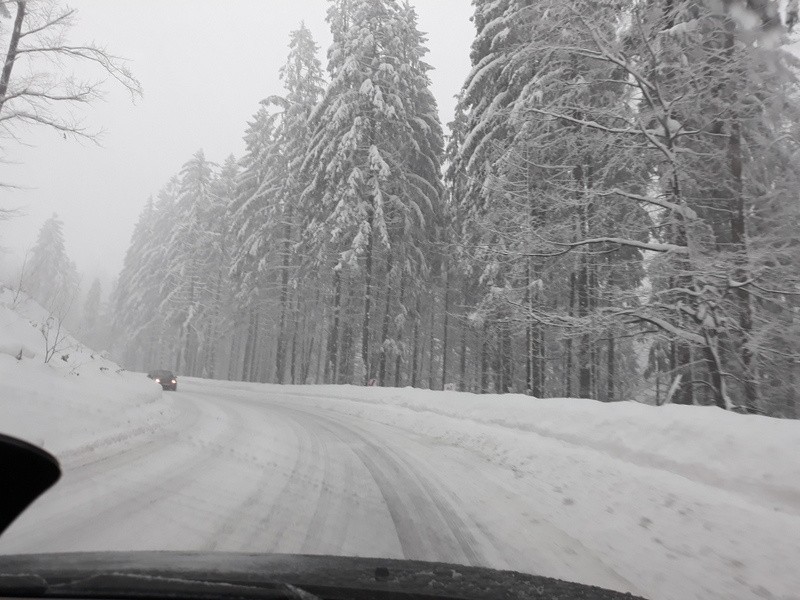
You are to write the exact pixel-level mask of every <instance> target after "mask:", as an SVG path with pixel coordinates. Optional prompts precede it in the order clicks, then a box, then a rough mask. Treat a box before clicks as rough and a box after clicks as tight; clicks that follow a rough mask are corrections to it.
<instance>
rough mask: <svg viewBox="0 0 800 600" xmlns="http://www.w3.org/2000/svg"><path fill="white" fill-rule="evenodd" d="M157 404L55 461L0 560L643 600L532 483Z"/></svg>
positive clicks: (218, 392) (261, 416)
mask: <svg viewBox="0 0 800 600" xmlns="http://www.w3.org/2000/svg"><path fill="white" fill-rule="evenodd" d="M162 402H164V403H165V414H167V415H168V419H167V422H166V424H160V425H159V426H151V427H138V428H131V431H130V433H129V434H128V435H124V436H113V437H110V438H106V439H97V440H94V441H92V442H89V443H86V444H84V445H83V446H81V447H78V448H75V449H73V450H71V451H70V452H69V453H67V454H66V455H64V456H62V457H61V459H62V464H63V467H64V471H65V472H64V476H63V479H62V480H61V482H60V483H59V484H58V485H57V486H56V487H55V488H54V489H53V490H51V491H50V492H49V493H48V494H47V495H46V496H45V497H43V498H42V499H41V500H40V501H39V502H38V503H37V504H36V505H35V506H34V507H33V508H32V509H31V510H30V511H29V512H28V513H26V515H24V516H23V517H22V518H21V519H20V520H19V521H18V522H17V523H16V524H15V525H14V526H13V527H12V528H11V529H10V530H9V531H8V532H7V533H6V534H5V535H4V536H3V540H2V542H0V551H2V552H4V553H10V552H44V551H79V550H223V551H224V550H236V551H255V552H281V553H310V554H341V555H357V556H378V557H396V558H413V559H423V560H439V561H450V562H456V563H462V564H469V565H484V566H493V567H499V568H512V569H515V570H522V571H526V572H532V573H542V574H547V575H550V576H557V577H561V578H565V579H571V580H576V581H580V582H583V583H592V584H595V585H601V586H605V587H609V588H614V589H618V590H623V591H632V592H639V593H642V592H643V590H640V589H636V587H635V586H633V585H632V584H631V583H629V582H628V581H627V580H625V579H624V578H623V577H621V576H620V575H618V574H617V573H615V572H614V570H613V569H612V568H610V567H609V566H608V565H607V564H605V563H604V562H603V560H602V559H601V558H600V557H598V556H597V555H596V553H593V552H591V551H589V550H588V549H587V548H586V547H585V546H583V545H582V544H581V543H580V542H579V541H578V540H577V539H575V538H573V537H570V536H569V535H567V534H566V533H565V532H564V531H562V530H560V529H558V528H556V527H554V526H552V525H549V524H548V523H547V522H546V520H545V519H544V518H542V516H541V515H540V514H537V511H536V506H535V502H533V501H532V500H531V499H532V498H536V497H537V495H540V494H541V490H540V489H534V488H535V487H536V485H537V482H536V481H533V480H531V479H530V478H526V477H521V476H519V474H515V473H514V472H513V471H510V470H501V469H498V468H497V467H496V466H495V465H492V464H490V463H488V462H486V461H484V460H483V459H482V458H480V457H479V456H478V455H477V454H474V453H472V452H471V451H469V450H466V449H463V448H457V447H453V446H449V445H444V444H440V443H437V441H436V440H435V439H434V438H431V437H425V436H422V435H417V434H413V433H409V432H408V431H407V430H401V429H398V428H395V427H392V426H390V425H385V424H380V423H378V422H376V421H373V420H369V419H366V418H362V417H357V416H352V415H344V414H341V413H337V412H334V411H331V410H326V409H324V408H319V407H318V403H311V402H304V401H303V398H302V397H299V396H296V395H294V394H292V395H288V394H286V395H284V394H280V393H277V392H275V391H265V390H259V391H256V390H255V389H252V388H251V389H247V388H243V387H241V386H237V385H236V384H227V385H226V384H221V383H219V382H217V383H215V384H214V385H212V386H207V385H206V384H205V383H202V382H197V381H182V382H181V387H180V389H179V391H178V392H177V393H174V394H173V393H165V394H164V395H163V399H162ZM167 409H168V410H167Z"/></svg>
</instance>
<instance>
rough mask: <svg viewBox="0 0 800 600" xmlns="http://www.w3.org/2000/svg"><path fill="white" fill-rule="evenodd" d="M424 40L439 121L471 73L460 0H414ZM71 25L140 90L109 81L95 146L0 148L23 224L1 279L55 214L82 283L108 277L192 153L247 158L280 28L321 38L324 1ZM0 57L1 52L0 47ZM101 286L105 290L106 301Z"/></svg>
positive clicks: (140, 12)
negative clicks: (249, 128)
mask: <svg viewBox="0 0 800 600" xmlns="http://www.w3.org/2000/svg"><path fill="white" fill-rule="evenodd" d="M412 2H413V3H414V4H415V5H416V7H417V10H418V12H419V16H420V29H421V30H422V31H425V32H427V33H428V35H429V42H428V47H429V49H430V54H429V55H428V62H429V63H430V64H431V65H432V66H433V67H434V68H435V70H434V71H433V72H432V74H431V77H432V79H433V84H434V87H433V91H434V94H435V95H436V98H437V100H438V101H439V105H440V112H441V116H442V122H443V123H444V124H446V123H447V122H449V121H450V120H451V119H452V114H453V108H454V104H455V102H454V100H453V96H454V95H455V94H456V93H457V92H458V90H459V88H460V87H461V84H462V83H463V81H464V78H465V77H466V76H467V74H468V71H469V46H470V44H471V42H472V39H473V36H474V29H473V26H472V24H471V22H470V21H469V17H470V16H471V14H472V6H471V2H470V0H412ZM69 5H70V6H72V7H74V8H76V9H77V10H78V24H77V26H76V27H75V29H74V30H73V33H72V35H71V41H73V42H87V41H96V42H97V43H99V44H106V45H107V46H108V48H109V50H110V51H111V52H113V53H114V54H117V55H121V56H124V57H126V58H128V59H130V66H131V69H132V70H133V72H134V74H135V75H136V77H137V78H138V79H139V80H140V81H141V83H142V85H143V87H144V98H143V99H142V100H139V101H138V102H137V103H136V105H133V104H132V103H131V101H130V97H129V96H128V95H127V93H126V92H124V91H123V90H121V89H120V86H118V85H115V84H114V83H112V82H109V83H108V84H107V85H106V90H107V95H106V98H105V100H104V101H103V102H99V103H96V104H95V105H93V106H90V107H88V108H86V109H85V110H84V113H82V114H84V115H85V117H86V118H85V123H86V124H87V125H89V126H90V127H91V128H95V129H100V128H102V129H103V130H104V132H105V133H104V135H103V137H102V146H95V145H93V144H91V143H88V142H76V141H72V140H64V139H63V138H62V137H60V136H59V135H57V134H55V133H52V132H48V131H43V130H33V129H32V130H28V131H26V132H25V137H24V141H25V142H26V143H27V144H29V146H27V147H26V146H23V145H8V144H6V148H7V150H6V155H7V156H8V157H9V158H10V159H11V160H12V161H14V162H15V163H16V164H13V165H0V181H3V182H11V183H14V184H17V185H20V186H24V187H25V189H23V190H11V191H9V190H3V191H0V194H2V197H0V205H2V206H3V207H12V206H13V207H20V208H22V209H23V211H24V215H23V216H22V217H19V218H16V219H14V220H12V221H9V222H5V223H0V246H2V247H5V248H7V249H9V250H10V251H11V252H10V253H7V254H6V255H5V256H3V257H0V264H2V265H3V266H4V267H5V270H6V271H9V270H13V269H14V268H15V267H16V266H17V265H18V264H19V263H20V262H21V260H22V258H21V257H22V253H23V251H24V249H25V248H28V247H30V246H32V245H33V243H34V241H35V238H36V235H37V233H38V230H39V227H40V226H41V224H42V223H43V222H44V220H45V219H46V218H48V217H49V216H50V215H51V214H52V213H53V212H58V214H59V216H60V217H61V218H62V220H63V221H64V233H65V238H66V243H67V251H68V253H69V255H70V257H71V258H72V259H73V260H74V261H75V262H76V263H77V265H78V269H79V271H80V272H81V273H82V274H83V276H84V282H85V284H86V285H88V283H90V281H91V279H92V278H94V277H95V276H100V277H101V279H103V280H104V283H109V282H110V281H111V280H112V279H113V278H114V277H115V276H116V275H117V273H118V271H119V269H120V267H121V265H122V258H123V256H124V253H125V250H126V249H127V247H128V242H129V241H130V235H131V232H132V230H133V225H134V223H135V221H136V219H137V217H138V215H139V212H140V211H141V209H142V207H143V205H144V203H145V201H146V199H147V197H148V196H149V195H150V194H155V193H156V192H157V191H158V190H159V189H160V188H161V186H162V185H163V184H164V183H166V181H167V179H168V178H169V177H170V176H171V175H172V174H174V173H176V172H177V171H178V170H179V169H180V167H181V165H182V164H183V163H184V162H186V161H187V160H188V159H189V158H190V157H191V155H192V154H193V153H194V152H195V151H196V150H197V149H199V148H203V149H204V150H205V153H206V156H207V157H209V158H210V159H211V160H214V161H217V162H221V161H222V160H223V159H224V158H225V157H226V156H227V155H228V154H230V153H233V154H235V155H236V156H237V157H238V156H239V155H241V153H242V151H243V147H244V145H243V142H242V135H243V133H244V130H245V127H246V122H247V120H248V119H249V118H250V117H251V116H252V114H253V113H254V112H255V111H256V109H257V107H258V101H259V100H261V99H262V98H264V97H266V96H269V95H271V94H280V93H282V86H281V84H280V81H279V79H278V68H279V67H280V66H281V65H282V64H283V62H284V61H285V59H286V55H287V53H288V39H289V31H290V30H292V29H295V28H296V27H297V26H298V24H299V23H300V21H301V20H304V21H305V22H306V24H307V25H308V27H309V28H310V29H311V30H312V32H313V34H314V37H315V39H316V41H317V43H318V44H319V45H320V59H321V60H322V62H323V65H324V64H325V52H326V50H327V48H328V46H329V44H330V33H329V31H328V28H327V24H326V23H325V11H326V9H327V6H328V2H327V1H326V0H215V1H211V0H72V1H71V2H69ZM0 52H4V50H0ZM107 291H108V290H106V292H107Z"/></svg>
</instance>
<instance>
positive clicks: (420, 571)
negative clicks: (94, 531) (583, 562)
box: [0, 552, 634, 600]
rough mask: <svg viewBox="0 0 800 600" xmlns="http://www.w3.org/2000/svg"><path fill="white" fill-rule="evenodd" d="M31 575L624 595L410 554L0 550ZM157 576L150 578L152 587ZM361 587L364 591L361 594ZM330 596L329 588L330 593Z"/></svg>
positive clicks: (4, 562)
mask: <svg viewBox="0 0 800 600" xmlns="http://www.w3.org/2000/svg"><path fill="white" fill-rule="evenodd" d="M10 575H17V576H34V577H37V578H42V579H44V580H45V581H46V582H47V583H48V584H57V583H63V582H65V581H75V580H80V579H87V578H96V577H98V576H100V577H102V576H103V575H114V576H118V575H145V576H153V577H156V578H176V579H185V580H193V581H203V582H223V583H226V584H242V585H248V584H249V585H257V584H268V583H278V582H279V583H286V584H290V585H293V586H296V587H298V588H301V589H303V590H305V591H308V592H310V593H312V594H319V595H325V596H329V597H330V596H331V592H336V591H338V592H342V591H350V592H354V591H358V592H360V593H356V594H352V593H351V594H348V596H349V597H362V598H397V597H398V595H399V594H411V595H416V596H426V597H432V596H441V597H450V598H466V599H472V598H474V599H478V598H481V599H483V598H508V599H509V600H511V599H512V598H513V599H514V600H523V599H526V598H531V599H533V598H535V599H537V600H545V599H556V598H557V599H559V600H571V599H575V600H618V599H620V600H621V599H622V598H626V599H628V600H631V599H633V598H634V597H633V596H630V595H629V594H623V593H620V592H614V591H610V590H604V589H601V588H597V587H592V586H584V585H580V584H576V583H569V582H565V581H560V580H557V579H551V578H548V577H539V576H534V575H526V574H523V573H516V572H512V571H497V570H493V569H487V568H482V567H465V566H460V565H453V564H446V563H433V562H423V561H413V560H390V559H376V558H350V557H338V556H307V555H285V554H238V553H213V552H212V553H205V552H204V553H196V552H95V553H64V554H26V555H6V556H2V555H0V576H10ZM157 585H158V579H154V580H153V589H152V591H153V592H154V593H157V592H158V587H157ZM364 592H369V593H367V594H364ZM334 595H336V594H334Z"/></svg>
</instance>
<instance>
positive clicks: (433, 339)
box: [428, 288, 436, 390]
mask: <svg viewBox="0 0 800 600" xmlns="http://www.w3.org/2000/svg"><path fill="white" fill-rule="evenodd" d="M428 337H429V348H430V351H429V353H428V389H429V390H433V389H436V384H435V377H434V373H433V369H434V364H435V363H434V354H435V351H436V348H435V346H436V290H435V288H434V289H432V290H431V328H430V336H428Z"/></svg>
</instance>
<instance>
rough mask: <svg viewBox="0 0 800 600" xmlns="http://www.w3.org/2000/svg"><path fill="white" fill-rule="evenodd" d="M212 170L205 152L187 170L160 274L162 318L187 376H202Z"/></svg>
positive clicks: (208, 292) (178, 365)
mask: <svg viewBox="0 0 800 600" xmlns="http://www.w3.org/2000/svg"><path fill="white" fill-rule="evenodd" d="M213 168H214V165H213V164H212V163H211V162H209V161H208V160H207V159H206V157H205V154H204V153H203V151H202V150H198V151H197V152H196V153H195V155H194V156H193V157H192V159H191V160H189V161H188V162H187V163H186V164H184V165H183V168H182V169H181V171H180V187H179V191H178V199H177V202H176V204H175V209H174V218H173V219H172V220H171V221H170V223H169V227H170V228H171V231H170V232H169V235H168V236H167V237H165V238H163V239H162V240H161V243H162V244H165V245H166V248H167V256H166V257H165V258H166V260H165V268H164V269H163V270H162V271H161V275H162V283H161V294H160V295H161V298H162V300H161V305H160V314H161V315H162V316H163V318H164V319H165V320H166V322H167V323H170V324H173V325H175V326H177V328H178V332H179V333H178V348H177V355H176V362H175V370H176V371H178V372H180V373H183V374H186V375H197V374H198V373H199V372H200V368H199V366H198V364H197V358H198V351H199V349H200V347H201V345H202V344H204V343H205V340H204V339H203V337H202V334H203V323H204V322H205V319H206V317H207V315H208V312H209V307H210V304H211V296H212V294H211V290H210V289H209V282H208V280H207V277H206V274H207V273H208V270H209V264H210V262H211V258H212V252H213V245H212V244H211V238H212V237H213V230H212V227H213V226H212V224H211V222H210V215H211V214H212V208H213V205H214V201H215V199H214V197H213V181H214V171H213ZM212 272H213V270H212Z"/></svg>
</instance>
